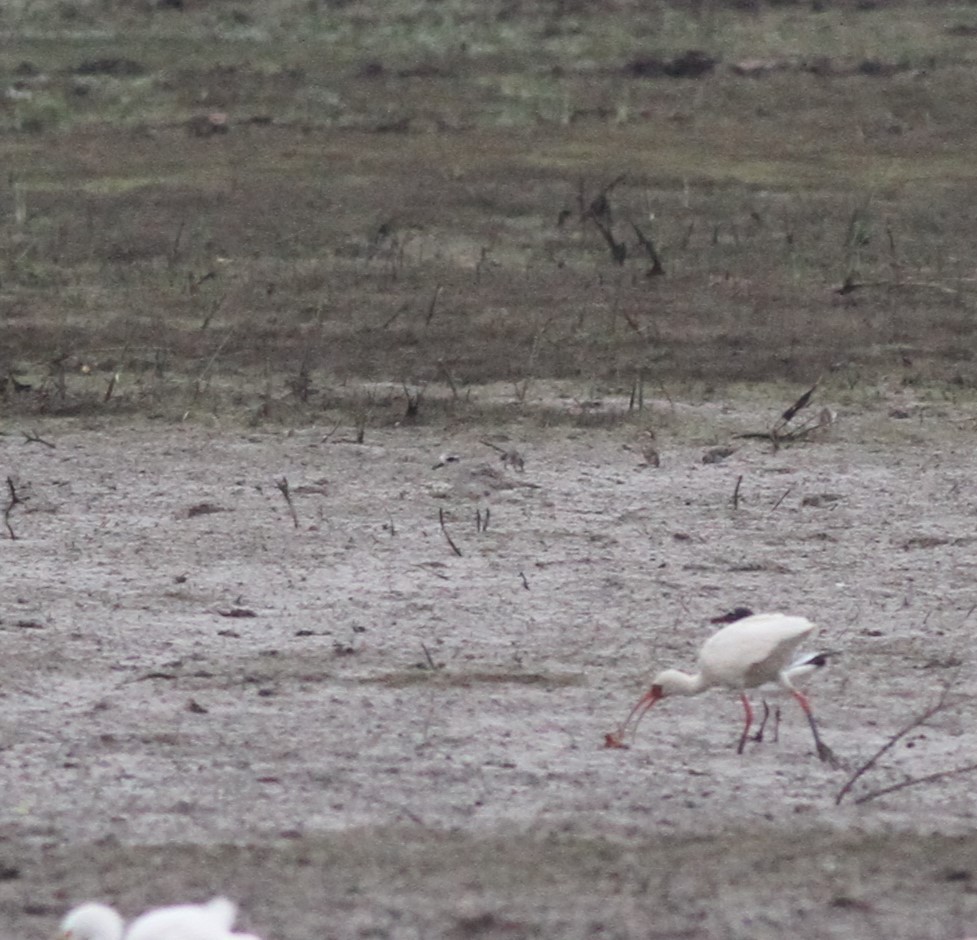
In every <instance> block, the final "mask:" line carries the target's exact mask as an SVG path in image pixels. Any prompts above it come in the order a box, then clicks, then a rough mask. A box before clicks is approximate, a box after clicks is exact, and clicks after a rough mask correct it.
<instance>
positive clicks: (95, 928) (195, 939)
mask: <svg viewBox="0 0 977 940" xmlns="http://www.w3.org/2000/svg"><path fill="white" fill-rule="evenodd" d="M236 916H237V905H236V904H235V903H234V902H233V901H229V900H227V898H214V899H213V900H212V901H208V902H207V903H206V904H179V905H176V906H173V907H160V908H157V909H155V910H152V911H147V912H146V913H145V914H142V915H140V916H139V917H137V918H136V919H135V920H134V921H133V922H132V923H131V924H130V925H129V929H128V930H126V929H125V922H124V921H123V920H122V917H121V916H120V915H119V913H118V912H117V911H116V910H115V909H114V908H111V907H109V906H108V905H106V904H98V903H96V902H92V901H89V902H87V903H85V904H81V905H79V906H78V907H75V908H72V910H70V911H69V912H68V913H67V914H66V915H65V918H64V920H62V921H61V927H60V930H59V931H58V935H57V940H123V937H124V938H125V940H259V938H258V937H255V936H253V935H252V934H242V933H234V932H233V931H232V929H231V928H232V927H233V926H234V918H235V917H236Z"/></svg>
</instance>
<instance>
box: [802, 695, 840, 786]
mask: <svg viewBox="0 0 977 940" xmlns="http://www.w3.org/2000/svg"><path fill="white" fill-rule="evenodd" d="M790 694H791V695H793V696H794V698H796V699H797V704H798V705H800V706H801V708H803V709H804V714H805V715H807V723H808V724H809V725H810V726H811V733H812V734H813V735H814V745H815V747H816V748H817V751H818V757H819V758H820V759H821V760H823V761H825V762H826V763H828V764H830V765H831V766H832V767H840V766H841V764H840V762H839V761H838V758H837V757H835V755H834V752H833V751H832V750H831V748H830V747H828V745H827V744H825V743H824V741H822V740H821V735H820V734H818V726H817V723H816V722H815V720H814V713H813V712H812V711H811V705H810V703H809V702H808V700H807V698H806V696H805V695H804V693H803V692H798V691H797V689H791V690H790Z"/></svg>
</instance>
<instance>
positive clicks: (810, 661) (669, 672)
mask: <svg viewBox="0 0 977 940" xmlns="http://www.w3.org/2000/svg"><path fill="white" fill-rule="evenodd" d="M720 619H721V618H720ZM816 632H817V626H816V625H815V624H813V623H811V621H810V620H808V619H807V618H806V617H794V616H789V615H787V614H750V615H748V616H743V617H741V618H740V619H736V620H734V622H732V623H729V624H727V625H726V626H725V627H723V628H722V629H721V630H719V631H718V632H717V633H714V634H713V635H712V636H711V637H710V638H709V639H708V640H706V642H705V643H703V645H702V649H701V650H700V651H699V661H698V671H697V672H695V673H694V674H692V675H689V674H688V673H684V672H680V671H679V670H677V669H666V670H664V671H663V672H660V673H658V675H656V676H655V678H654V679H652V682H651V688H650V689H649V690H648V691H647V692H646V693H645V694H644V695H643V696H642V697H641V698H640V699H639V700H638V703H637V704H636V705H635V706H634V708H633V709H631V712H630V714H629V715H628V717H627V718H626V719H625V721H624V723H623V724H622V725H621V727H620V728H619V729H618V730H617V731H615V732H612V733H611V734H608V735H607V737H606V739H605V744H606V745H607V746H608V747H625V746H626V745H625V744H624V740H623V739H624V735H625V734H626V733H627V731H628V729H629V727H633V728H634V730H635V731H636V730H637V727H638V722H639V721H640V720H641V718H642V716H643V715H644V714H645V712H647V711H648V709H649V708H651V706H652V705H654V704H655V703H656V702H659V701H661V699H663V698H666V697H667V696H671V695H698V694H699V693H700V692H704V691H706V689H709V688H712V687H713V686H723V687H725V688H728V689H735V690H736V691H738V692H739V693H740V701H741V702H742V703H743V709H744V711H745V713H746V715H745V717H746V720H745V724H744V727H743V733H742V735H740V741H739V746H738V747H737V753H740V754H742V753H743V748H744V747H745V746H746V741H747V737H748V735H749V732H750V726H751V725H752V724H753V708H752V706H751V705H750V700H749V698H747V695H746V690H747V689H755V688H757V687H758V686H761V685H765V684H766V683H776V684H777V685H779V686H780V687H781V688H782V689H784V690H785V691H787V692H789V693H790V694H791V695H792V696H793V697H794V699H795V700H796V701H797V704H798V705H800V707H801V708H802V709H803V711H804V714H805V716H806V717H807V722H808V724H809V725H810V727H811V733H812V734H813V735H814V744H815V747H816V749H817V754H818V757H819V758H820V759H821V760H823V761H825V762H827V763H829V764H831V766H833V767H835V766H838V760H837V758H836V757H835V755H834V753H833V752H832V751H831V749H830V748H829V747H828V746H827V745H826V744H825V743H824V742H823V741H822V740H821V735H820V734H819V733H818V726H817V723H816V722H815V720H814V713H813V712H812V710H811V705H810V703H809V702H808V700H807V697H806V696H805V695H804V693H803V692H801V691H800V690H798V689H797V688H796V687H795V686H794V684H793V681H792V680H794V679H797V678H799V677H800V676H802V675H804V674H806V673H808V672H811V671H812V670H814V669H816V668H818V666H819V665H823V662H824V656H825V654H823V653H819V654H814V655H813V656H810V655H807V656H798V655H797V649H798V647H799V646H800V645H801V644H802V643H803V642H804V641H805V640H807V639H809V638H811V637H813V636H814V634H815V633H816ZM632 723H633V725H632Z"/></svg>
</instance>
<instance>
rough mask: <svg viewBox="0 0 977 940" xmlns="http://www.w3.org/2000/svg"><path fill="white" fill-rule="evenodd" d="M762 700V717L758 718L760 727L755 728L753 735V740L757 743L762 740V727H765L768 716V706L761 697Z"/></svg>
mask: <svg viewBox="0 0 977 940" xmlns="http://www.w3.org/2000/svg"><path fill="white" fill-rule="evenodd" d="M762 702H763V717H762V718H761V719H760V727H759V728H757V729H756V734H754V735H753V740H754V741H756V742H757V744H759V743H760V742H761V741H762V740H763V729H764V728H766V727H767V719H768V718H769V717H770V706H769V705H768V704H767V700H766V699H762ZM775 740H776V739H775Z"/></svg>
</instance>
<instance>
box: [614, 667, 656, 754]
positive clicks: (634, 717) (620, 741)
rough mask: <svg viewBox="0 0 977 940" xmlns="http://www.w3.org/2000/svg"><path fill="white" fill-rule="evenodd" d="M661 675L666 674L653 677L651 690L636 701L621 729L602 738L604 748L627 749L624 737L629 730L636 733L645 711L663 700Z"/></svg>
mask: <svg viewBox="0 0 977 940" xmlns="http://www.w3.org/2000/svg"><path fill="white" fill-rule="evenodd" d="M663 675H666V673H659V674H658V675H657V676H655V679H654V681H653V682H652V684H651V688H650V689H648V691H647V692H645V694H644V695H642V696H641V698H640V699H638V702H637V704H636V705H635V706H634V708H632V709H631V711H630V713H629V714H628V717H627V718H625V719H624V721H623V723H622V724H621V727H620V728H618V729H617V731H612V732H610V734H607V735H605V737H604V746H605V747H627V746H628V745H627V744H625V743H624V737H625V735H626V734H627V733H628V730H629V729H630V730H631V732H632V734H637V733H638V723H639V722H640V721H641V719H642V718H643V717H644V714H645V712H646V711H648V709H649V708H651V706H652V705H654V704H655V702H657V701H659V700H660V699H663V698H664V697H665V696H666V694H667V692H666V688H665V686H663V685H662V684H661V682H660V681H659V680H660V679H661V677H662V676H663Z"/></svg>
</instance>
